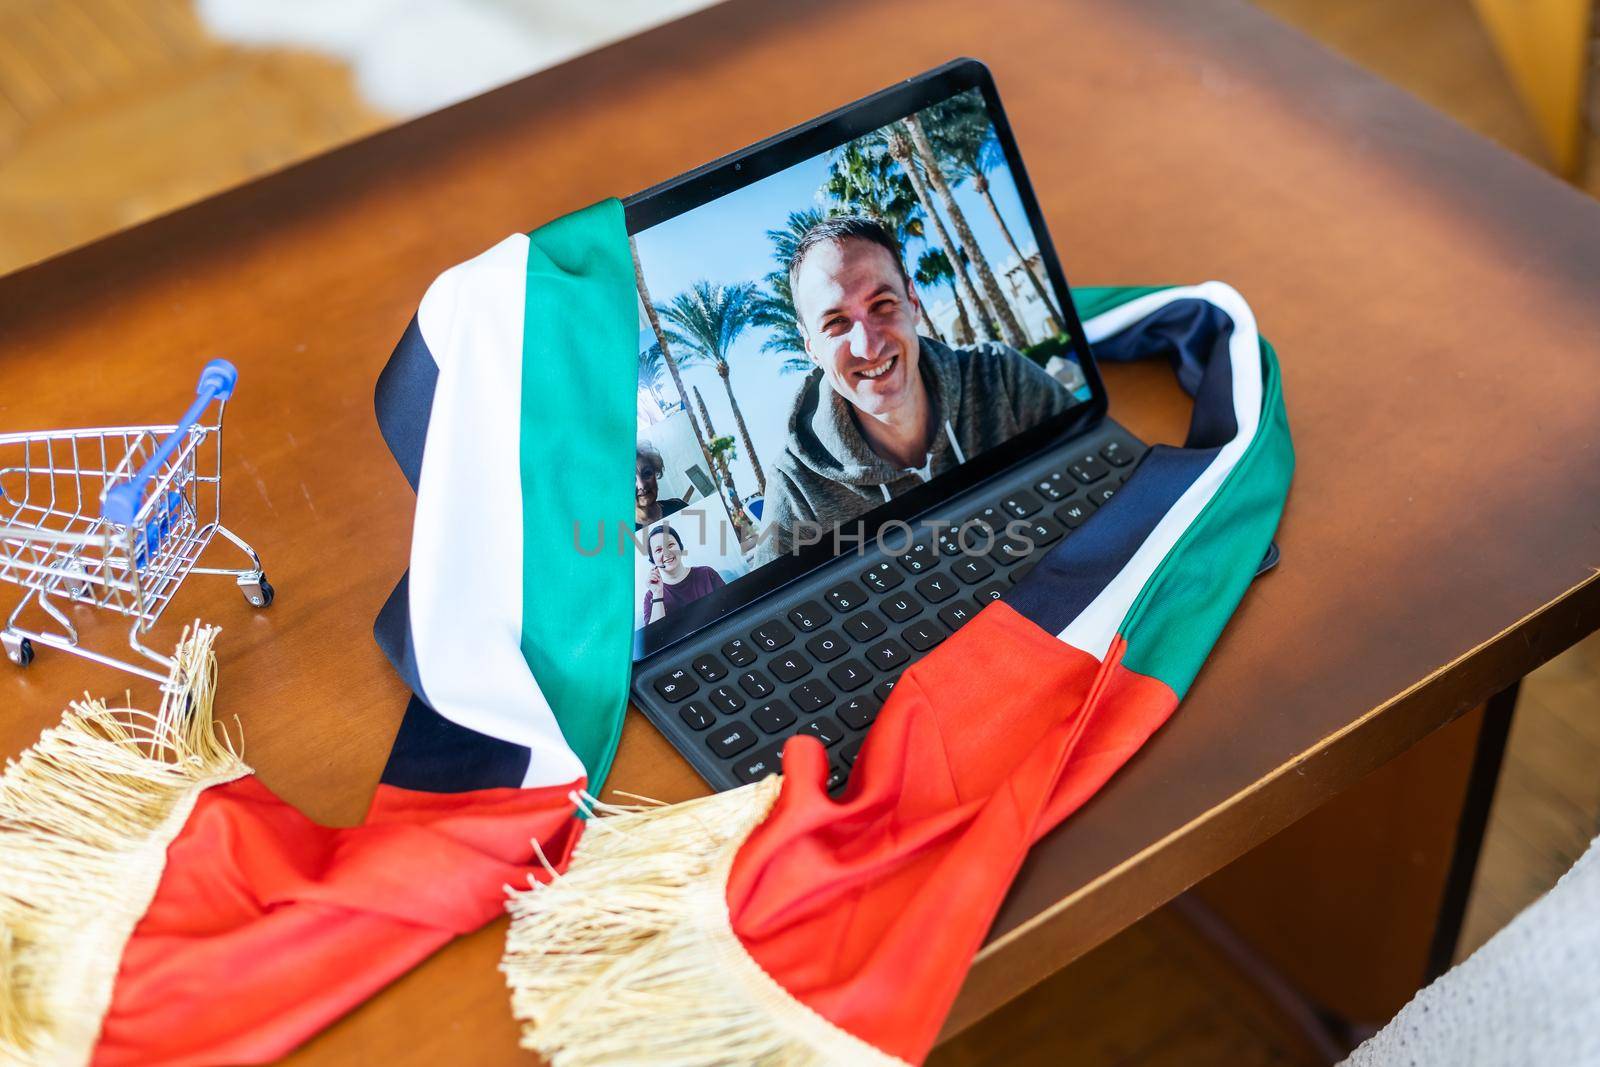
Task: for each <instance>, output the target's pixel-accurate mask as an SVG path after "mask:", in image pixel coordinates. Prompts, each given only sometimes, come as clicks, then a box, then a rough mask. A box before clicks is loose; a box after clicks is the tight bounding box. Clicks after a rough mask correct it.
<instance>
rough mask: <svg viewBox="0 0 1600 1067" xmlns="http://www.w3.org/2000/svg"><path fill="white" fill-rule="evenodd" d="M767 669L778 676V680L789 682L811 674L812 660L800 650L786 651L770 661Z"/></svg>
mask: <svg viewBox="0 0 1600 1067" xmlns="http://www.w3.org/2000/svg"><path fill="white" fill-rule="evenodd" d="M767 669H768V670H770V671H771V672H772V673H773V674H775V675H777V676H778V681H780V682H783V683H785V684H788V683H789V682H792V681H794V680H795V679H796V678H804V677H805V676H806V675H808V674H810V673H811V661H810V660H808V659H806V658H805V657H804V656H802V655H800V654H799V653H798V652H786V653H784V654H783V655H781V656H779V657H777V658H776V659H774V660H773V661H772V662H771V663H768V664H767Z"/></svg>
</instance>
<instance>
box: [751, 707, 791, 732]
mask: <svg viewBox="0 0 1600 1067" xmlns="http://www.w3.org/2000/svg"><path fill="white" fill-rule="evenodd" d="M750 720H751V721H752V722H754V723H755V724H756V725H757V726H759V727H761V729H762V731H763V732H765V733H769V734H775V733H777V732H778V731H779V730H786V729H788V728H789V727H791V726H793V725H794V722H795V714H794V709H793V708H791V707H790V706H789V705H788V704H786V703H785V702H783V701H782V700H769V701H767V702H766V703H765V704H763V705H761V706H760V707H759V708H757V709H756V710H755V711H752V712H751V713H750Z"/></svg>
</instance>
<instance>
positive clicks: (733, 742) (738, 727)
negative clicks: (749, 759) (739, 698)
mask: <svg viewBox="0 0 1600 1067" xmlns="http://www.w3.org/2000/svg"><path fill="white" fill-rule="evenodd" d="M755 743H756V732H755V731H754V730H752V729H750V727H749V726H747V725H745V724H744V723H742V722H730V723H728V725H726V726H724V727H721V728H720V729H716V730H713V731H711V733H709V734H708V735H706V747H708V748H710V749H711V751H712V752H715V753H716V754H717V755H719V756H721V757H722V758H723V759H728V758H730V757H732V756H737V755H738V754H739V753H741V752H743V751H744V750H745V749H747V748H749V747H750V746H751V745H754V744H755Z"/></svg>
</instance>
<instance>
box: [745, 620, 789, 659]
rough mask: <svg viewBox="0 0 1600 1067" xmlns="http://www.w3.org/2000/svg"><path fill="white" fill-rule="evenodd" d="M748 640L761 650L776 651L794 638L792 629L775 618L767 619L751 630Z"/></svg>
mask: <svg viewBox="0 0 1600 1067" xmlns="http://www.w3.org/2000/svg"><path fill="white" fill-rule="evenodd" d="M750 640H751V641H752V642H754V644H755V646H756V647H757V648H759V649H760V650H761V651H763V652H776V651H778V649H780V648H782V647H783V646H784V645H787V644H788V643H789V642H790V641H793V640H794V631H793V630H791V629H789V628H788V627H787V626H785V625H784V624H783V623H781V622H779V621H778V620H777V619H768V620H767V621H766V622H764V623H762V624H761V625H760V626H757V627H756V628H755V629H754V630H752V631H751V633H750Z"/></svg>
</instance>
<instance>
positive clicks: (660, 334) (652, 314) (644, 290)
mask: <svg viewBox="0 0 1600 1067" xmlns="http://www.w3.org/2000/svg"><path fill="white" fill-rule="evenodd" d="M628 251H629V252H631V253H632V254H633V284H634V287H635V288H636V289H638V291H639V302H640V303H641V304H642V305H643V306H644V311H645V318H646V319H648V320H649V322H650V330H651V332H652V333H654V334H655V335H656V343H655V344H654V345H653V346H652V347H653V348H654V349H657V350H659V351H660V354H661V361H662V362H663V363H664V364H666V368H667V373H668V374H670V375H671V377H672V385H673V387H674V388H675V389H677V391H678V398H679V399H680V400H682V401H683V412H684V414H685V415H687V416H688V417H689V428H690V429H692V430H693V431H694V439H695V442H696V443H697V444H699V446H700V455H702V456H703V457H705V461H706V470H707V471H709V472H710V473H711V477H712V478H715V477H716V476H717V473H716V472H717V465H716V464H715V463H713V462H712V461H711V450H710V449H709V448H707V447H706V435H705V434H704V433H702V432H701V430H700V423H699V422H698V421H697V420H696V419H695V417H694V412H693V411H691V410H690V409H689V391H688V390H687V389H685V388H684V387H683V375H681V374H679V373H678V361H677V360H676V359H674V358H673V356H672V349H671V347H670V345H669V344H668V338H667V332H666V331H665V330H664V329H662V328H661V317H660V315H658V314H657V313H656V306H655V304H654V303H653V302H651V300H650V287H649V286H648V285H646V284H645V280H644V268H643V267H642V266H641V265H640V264H639V246H638V244H637V243H636V242H635V241H634V239H633V237H632V235H630V236H629V237H628Z"/></svg>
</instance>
